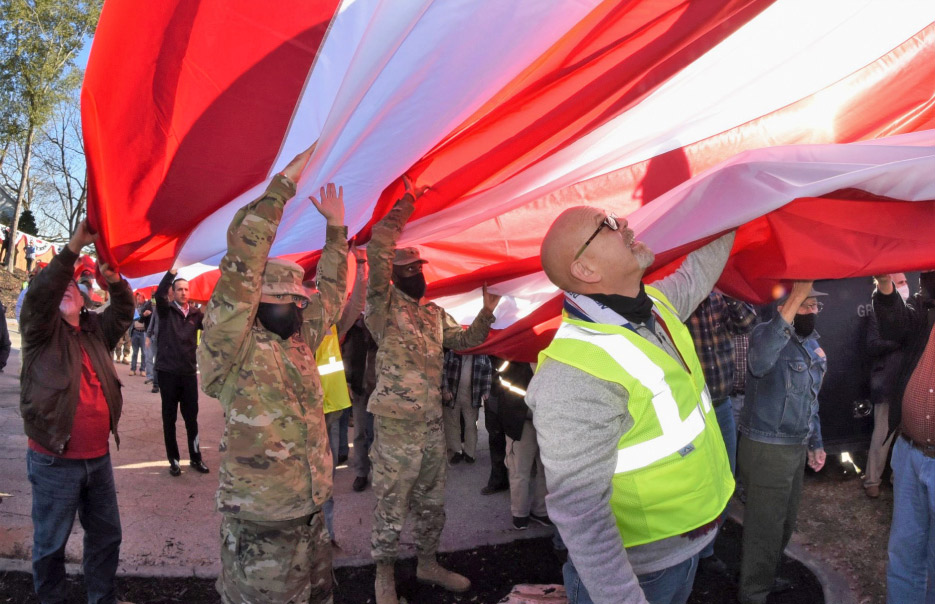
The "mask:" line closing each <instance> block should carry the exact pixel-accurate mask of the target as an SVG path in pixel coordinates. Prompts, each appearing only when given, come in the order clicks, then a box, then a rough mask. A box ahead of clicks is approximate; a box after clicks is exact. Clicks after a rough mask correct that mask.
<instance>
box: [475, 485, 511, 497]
mask: <svg viewBox="0 0 935 604" xmlns="http://www.w3.org/2000/svg"><path fill="white" fill-rule="evenodd" d="M509 488H510V485H509V484H501V485H490V484H488V485H487V486H486V487H484V488H483V489H481V490H480V494H481V495H493V494H494V493H499V492H500V491H505V490H507V489H509Z"/></svg>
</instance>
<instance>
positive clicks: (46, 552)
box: [26, 449, 121, 604]
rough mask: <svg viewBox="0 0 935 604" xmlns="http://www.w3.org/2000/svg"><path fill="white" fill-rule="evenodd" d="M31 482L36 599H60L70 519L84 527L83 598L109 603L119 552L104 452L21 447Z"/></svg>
mask: <svg viewBox="0 0 935 604" xmlns="http://www.w3.org/2000/svg"><path fill="white" fill-rule="evenodd" d="M26 473H27V475H28V477H29V482H30V483H32V524H33V550H32V574H33V585H34V586H35V589H36V595H37V596H38V597H39V601H40V602H41V603H42V604H58V603H60V602H65V600H66V589H65V544H66V543H67V542H68V537H69V535H71V529H72V526H73V525H74V523H75V514H76V513H77V514H78V521H79V522H81V527H82V528H83V529H84V558H83V560H82V565H83V568H84V582H85V586H86V587H87V591H88V602H90V603H92V604H98V603H100V604H114V602H116V601H117V599H116V596H115V594H114V576H115V575H116V574H117V561H118V559H119V557H120V541H121V532H120V512H119V510H118V509H117V491H116V489H115V487H114V471H113V468H112V467H111V465H110V455H104V456H103V457H97V458H94V459H63V458H61V457H54V456H52V455H45V454H42V453H37V452H36V451H33V450H32V449H29V450H27V452H26Z"/></svg>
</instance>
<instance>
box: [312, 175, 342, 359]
mask: <svg viewBox="0 0 935 604" xmlns="http://www.w3.org/2000/svg"><path fill="white" fill-rule="evenodd" d="M320 195H321V201H318V200H317V199H316V198H314V197H311V198H309V199H310V200H311V202H312V203H313V204H314V205H315V208H316V209H317V210H318V211H319V213H321V215H322V216H324V217H325V220H326V221H327V223H328V226H327V231H326V238H325V247H324V248H323V249H322V251H321V260H319V261H318V274H317V286H318V293H317V294H316V295H315V296H314V298H313V299H312V303H311V304H309V305H308V307H306V309H305V312H304V313H303V316H304V318H305V323H304V325H303V328H304V329H306V330H307V331H306V333H305V337H306V341H307V343H308V345H309V346H310V347H311V348H312V349H313V350H314V349H316V348H318V345H319V344H321V341H322V340H323V339H324V337H325V336H326V335H327V334H328V333H329V328H330V327H331V325H332V324H334V322H335V321H337V319H338V315H339V314H340V313H341V306H342V304H343V303H344V294H345V292H346V291H347V227H346V226H344V189H343V187H339V188H337V189H336V188H335V186H334V184H333V183H332V184H328V185H327V187H322V188H321V192H320Z"/></svg>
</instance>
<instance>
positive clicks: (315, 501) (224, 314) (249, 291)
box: [198, 175, 347, 520]
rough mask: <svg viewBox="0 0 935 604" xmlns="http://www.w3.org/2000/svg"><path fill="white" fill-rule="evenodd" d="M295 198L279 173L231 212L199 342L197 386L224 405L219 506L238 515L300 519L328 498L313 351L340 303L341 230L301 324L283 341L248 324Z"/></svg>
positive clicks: (333, 232)
mask: <svg viewBox="0 0 935 604" xmlns="http://www.w3.org/2000/svg"><path fill="white" fill-rule="evenodd" d="M293 195H295V184H294V183H293V182H292V181H291V180H289V179H287V178H286V177H284V176H280V175H277V176H276V177H275V178H274V179H273V181H272V183H270V185H269V187H268V188H267V189H266V193H264V194H263V196H262V197H260V199H258V200H256V201H254V202H252V203H250V204H247V205H246V206H244V207H243V208H241V209H240V211H238V212H237V214H236V216H234V220H233V222H231V226H230V228H229V229H228V231H227V254H226V255H225V256H224V259H223V260H221V266H220V271H221V278H220V279H219V280H218V283H217V285H216V286H215V288H214V293H213V294H212V296H211V300H210V301H209V302H208V306H207V309H206V312H205V318H204V327H205V329H204V335H203V336H202V341H201V346H200V347H199V348H198V365H199V368H200V369H201V387H202V389H203V390H204V391H205V392H206V393H207V394H208V395H209V396H213V397H216V398H218V399H219V400H220V401H221V405H222V406H223V408H224V417H225V425H224V434H223V436H222V438H221V443H220V447H219V450H220V452H221V467H220V469H219V472H218V474H219V478H218V479H219V482H220V484H219V486H218V492H217V509H218V511H219V512H221V513H223V514H230V515H232V516H237V517H239V518H243V519H246V520H288V519H292V518H298V517H300V516H304V515H307V514H311V513H313V512H314V511H315V510H317V509H318V507H319V506H321V504H323V503H324V502H325V500H327V499H328V498H329V497H330V496H331V472H332V461H331V450H330V448H329V447H328V436H327V432H326V428H325V418H324V414H323V413H322V390H321V381H320V378H319V375H318V367H317V366H316V364H315V349H316V348H317V347H318V344H319V343H320V342H321V340H322V338H323V337H324V336H325V334H327V333H328V329H329V327H330V326H331V324H332V323H334V321H335V320H336V318H337V314H338V313H339V312H340V310H341V302H342V301H343V300H344V290H345V286H346V279H347V256H346V249H347V244H346V241H345V239H346V237H347V228H346V227H330V226H329V227H328V228H327V237H326V242H325V247H324V249H323V250H322V255H321V261H320V262H319V264H318V293H317V294H314V295H313V296H312V297H311V301H310V303H309V305H308V307H307V308H306V309H305V312H304V315H305V322H304V324H303V325H302V330H301V331H300V332H299V333H298V334H296V335H294V336H292V337H291V338H289V339H288V340H283V339H281V338H280V337H279V336H277V335H275V334H274V333H272V332H270V331H268V330H266V329H265V328H263V327H262V326H260V325H259V324H258V322H257V321H256V313H257V308H258V306H259V303H260V289H261V284H262V280H263V270H264V267H265V266H266V259H267V256H268V255H269V250H270V246H271V245H272V243H273V238H274V237H275V235H276V229H277V228H278V227H279V221H280V220H281V219H282V213H283V207H284V206H285V204H286V201H287V200H289V199H290V198H291V197H292V196H293Z"/></svg>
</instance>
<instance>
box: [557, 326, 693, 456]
mask: <svg viewBox="0 0 935 604" xmlns="http://www.w3.org/2000/svg"><path fill="white" fill-rule="evenodd" d="M595 336H599V337H600V346H601V348H603V349H604V350H605V351H607V353H608V354H609V355H610V356H611V357H613V358H614V360H616V361H617V363H619V364H620V366H621V367H622V366H624V360H625V362H626V367H627V371H628V372H629V373H630V375H632V376H634V377H635V378H636V379H637V380H638V381H639V382H640V383H641V384H642V385H643V386H645V387H646V389H647V390H649V391H650V392H652V395H653V397H652V405H653V410H654V411H655V413H656V418H657V420H658V421H659V425H660V427H661V428H662V435H661V436H657V437H656V438H652V439H650V440H647V441H643V442H641V443H637V444H634V445H630V446H628V447H624V448H622V449H620V450H619V451H618V452H617V468H616V470H615V472H616V473H618V474H619V473H620V472H630V471H632V470H637V469H639V468H644V467H646V466H649V465H651V464H653V463H655V462H657V461H659V460H660V459H663V458H665V457H668V456H669V455H671V454H672V453H676V452H678V451H681V450H682V449H684V448H685V447H687V446H688V445H690V444H691V443H692V441H693V440H695V438H697V437H698V435H699V434H701V432H702V431H703V430H704V427H705V420H704V415H703V412H702V410H701V409H700V408H699V407H697V406H696V407H695V408H694V409H693V410H692V412H691V413H690V414H689V416H688V418H686V419H685V420H682V419H681V417H680V416H679V407H678V404H677V403H676V402H675V397H674V395H673V394H672V389H671V388H670V387H669V385H668V384H667V383H666V381H665V373H664V372H663V370H662V368H661V367H659V366H658V365H656V364H655V363H653V361H652V360H651V359H650V358H649V357H648V356H646V354H645V353H644V352H643V351H642V350H640V349H639V348H637V347H636V346H635V345H634V344H633V343H632V342H630V341H629V340H627V338H626V337H624V336H622V335H619V334H608V333H603V332H599V331H594V330H590V329H586V328H584V327H580V326H578V325H571V324H569V323H563V324H562V325H561V327H559V329H558V331H557V332H556V334H555V339H560V338H567V339H572V340H581V341H583V342H588V343H593V339H594V337H595ZM701 397H702V401H703V402H704V406H705V408H706V409H705V410H706V411H707V410H708V409H710V407H711V399H710V397H709V396H708V392H707V389H705V390H703V391H702V395H701Z"/></svg>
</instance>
